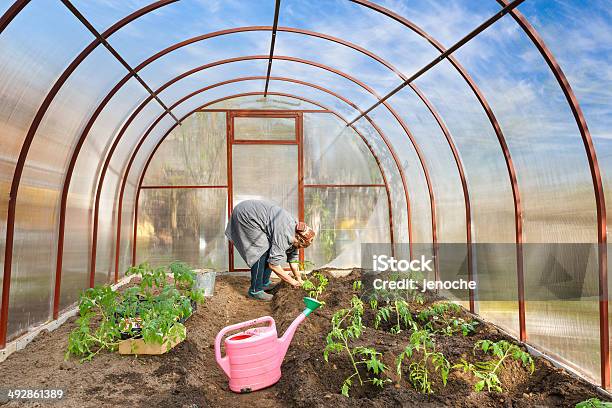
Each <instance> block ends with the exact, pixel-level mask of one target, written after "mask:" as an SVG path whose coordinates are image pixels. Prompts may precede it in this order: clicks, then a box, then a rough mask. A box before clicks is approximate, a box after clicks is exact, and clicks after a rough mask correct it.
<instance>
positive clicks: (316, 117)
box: [304, 113, 383, 184]
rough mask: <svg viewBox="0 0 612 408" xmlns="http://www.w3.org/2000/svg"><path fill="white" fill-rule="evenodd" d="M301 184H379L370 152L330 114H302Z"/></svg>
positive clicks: (355, 134) (380, 180)
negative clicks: (302, 150) (302, 157)
mask: <svg viewBox="0 0 612 408" xmlns="http://www.w3.org/2000/svg"><path fill="white" fill-rule="evenodd" d="M304 183H305V184H382V183H383V179H382V176H381V174H380V169H379V167H378V165H377V164H376V160H375V159H374V156H373V155H372V152H371V151H370V150H369V148H368V147H367V146H366V144H365V143H364V141H363V140H362V139H361V137H360V136H359V135H358V134H357V132H355V130H354V129H353V128H350V127H347V126H346V124H345V123H344V122H342V121H341V120H340V119H338V118H337V117H336V116H335V115H333V114H331V113H306V114H304Z"/></svg>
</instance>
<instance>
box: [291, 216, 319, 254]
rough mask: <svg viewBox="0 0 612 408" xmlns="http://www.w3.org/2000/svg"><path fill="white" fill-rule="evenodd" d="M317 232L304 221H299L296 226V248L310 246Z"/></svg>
mask: <svg viewBox="0 0 612 408" xmlns="http://www.w3.org/2000/svg"><path fill="white" fill-rule="evenodd" d="M315 235H316V234H315V232H314V231H313V230H312V228H310V227H309V226H308V225H306V223H304V222H298V223H297V225H296V226H295V246H296V248H308V247H309V246H310V244H312V241H313V240H314V237H315Z"/></svg>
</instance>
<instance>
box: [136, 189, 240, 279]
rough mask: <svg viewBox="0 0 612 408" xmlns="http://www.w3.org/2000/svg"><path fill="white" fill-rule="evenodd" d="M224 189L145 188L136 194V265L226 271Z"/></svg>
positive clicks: (225, 198) (225, 201)
mask: <svg viewBox="0 0 612 408" xmlns="http://www.w3.org/2000/svg"><path fill="white" fill-rule="evenodd" d="M226 220H227V189H225V188H218V189H217V188H207V189H147V190H142V191H141V192H140V203H139V211H138V240H137V248H138V252H137V254H138V258H137V263H140V262H144V261H148V262H151V264H153V265H160V264H166V263H169V262H171V261H174V260H180V261H183V262H187V263H188V264H189V265H191V266H193V267H196V268H213V269H216V270H227V267H228V252H227V240H226V238H225V234H224V232H225V224H226Z"/></svg>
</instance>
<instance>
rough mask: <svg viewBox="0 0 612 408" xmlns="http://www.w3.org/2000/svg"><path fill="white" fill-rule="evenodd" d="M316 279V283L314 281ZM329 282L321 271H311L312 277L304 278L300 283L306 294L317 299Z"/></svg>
mask: <svg viewBox="0 0 612 408" xmlns="http://www.w3.org/2000/svg"><path fill="white" fill-rule="evenodd" d="M315 279H316V280H318V283H315V282H314V281H315ZM328 284H329V279H327V278H326V277H325V276H324V275H323V274H322V273H321V272H315V273H313V276H312V278H309V279H306V280H305V281H304V283H302V289H304V290H305V291H307V292H308V296H309V297H311V298H313V299H316V300H319V296H321V294H323V292H325V289H326V288H327V285H328Z"/></svg>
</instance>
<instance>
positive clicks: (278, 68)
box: [272, 54, 377, 109]
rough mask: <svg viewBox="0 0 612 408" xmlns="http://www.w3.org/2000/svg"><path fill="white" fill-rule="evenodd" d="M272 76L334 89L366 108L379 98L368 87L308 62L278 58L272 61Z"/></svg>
mask: <svg viewBox="0 0 612 408" xmlns="http://www.w3.org/2000/svg"><path fill="white" fill-rule="evenodd" d="M277 55H280V54H277ZM327 65H330V64H327ZM272 76H273V77H282V78H292V79H298V80H301V81H305V82H310V83H313V84H315V85H319V86H323V87H325V88H327V89H329V90H330V91H333V92H335V93H337V94H339V95H341V96H343V97H344V98H346V99H348V100H350V101H351V102H353V103H354V104H356V105H357V106H359V107H361V108H363V109H366V108H367V107H368V106H370V105H372V104H373V103H374V102H376V100H377V99H376V97H375V96H374V95H372V94H371V93H370V92H368V90H367V89H364V88H362V87H361V86H360V85H358V84H356V83H354V82H352V81H351V80H349V79H347V78H345V77H343V76H341V75H339V74H335V73H333V72H330V71H327V70H325V69H322V68H318V67H314V66H311V65H308V64H302V63H298V62H293V61H287V60H278V59H276V60H274V62H273V63H272ZM357 78H358V79H359V78H360V77H359V76H358V77H357ZM274 84H275V86H277V87H280V86H281V85H284V84H283V83H280V82H279V83H277V82H274ZM335 103H336V104H337V105H342V103H341V102H340V101H338V102H335ZM343 108H344V107H343Z"/></svg>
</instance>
